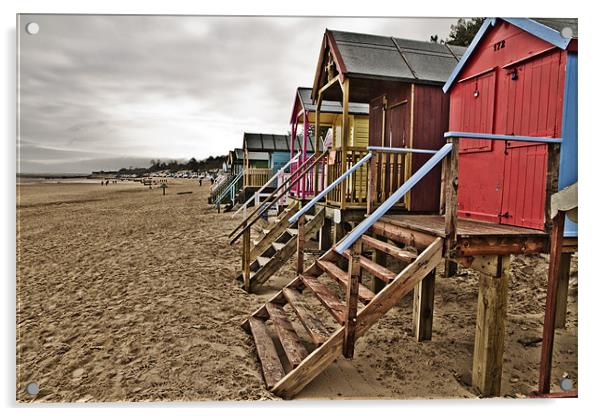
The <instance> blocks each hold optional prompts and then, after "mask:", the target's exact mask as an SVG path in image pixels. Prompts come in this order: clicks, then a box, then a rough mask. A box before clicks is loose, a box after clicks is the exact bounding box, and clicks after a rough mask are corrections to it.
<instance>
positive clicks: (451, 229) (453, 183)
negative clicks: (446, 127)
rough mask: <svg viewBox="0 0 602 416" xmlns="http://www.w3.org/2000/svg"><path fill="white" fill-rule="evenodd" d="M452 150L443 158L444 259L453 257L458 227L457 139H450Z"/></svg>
mask: <svg viewBox="0 0 602 416" xmlns="http://www.w3.org/2000/svg"><path fill="white" fill-rule="evenodd" d="M451 142H452V144H453V148H452V151H451V153H450V154H449V155H448V156H447V157H446V158H445V171H446V181H447V183H446V186H445V235H446V238H445V257H446V258H447V259H449V258H450V257H453V256H454V255H455V250H456V228H457V225H458V158H459V147H460V146H459V142H458V139H451Z"/></svg>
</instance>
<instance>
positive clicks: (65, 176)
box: [17, 173, 92, 179]
mask: <svg viewBox="0 0 602 416" xmlns="http://www.w3.org/2000/svg"><path fill="white" fill-rule="evenodd" d="M91 176H92V175H91V174H90V173H17V178H41V179H82V178H89V177H91Z"/></svg>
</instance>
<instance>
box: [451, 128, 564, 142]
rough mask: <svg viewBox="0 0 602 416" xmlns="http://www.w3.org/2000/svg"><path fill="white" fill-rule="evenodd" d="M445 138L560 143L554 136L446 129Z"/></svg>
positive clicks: (560, 140)
mask: <svg viewBox="0 0 602 416" xmlns="http://www.w3.org/2000/svg"><path fill="white" fill-rule="evenodd" d="M443 137H445V138H462V139H487V140H505V141H515V142H537V143H550V144H553V143H562V139H558V138H554V137H531V136H512V135H509V134H489V133H468V132H464V131H448V132H447V133H445V134H444V135H443Z"/></svg>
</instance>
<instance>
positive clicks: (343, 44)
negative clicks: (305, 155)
mask: <svg viewBox="0 0 602 416" xmlns="http://www.w3.org/2000/svg"><path fill="white" fill-rule="evenodd" d="M464 51H465V48H463V47H458V46H451V45H445V44H438V43H433V42H422V41H417V40H409V39H400V38H396V37H390V36H377V35H370V34H363V33H351V32H341V31H334V30H326V32H325V33H324V36H323V40H322V46H321V49H320V55H319V59H318V65H317V69H316V72H315V76H314V85H313V89H312V98H313V100H314V102H315V112H316V122H315V127H314V130H315V131H318V130H320V131H321V130H322V127H321V126H322V120H323V117H322V109H323V106H324V105H325V103H327V102H329V101H335V102H340V103H342V107H343V113H342V115H341V119H342V124H343V125H344V126H345V128H343V129H342V130H341V134H340V136H341V137H342V140H341V145H340V146H339V147H336V146H333V152H332V153H333V154H332V155H331V156H330V157H329V158H328V171H329V174H328V178H327V183H326V184H330V183H333V182H334V181H335V180H337V178H339V177H340V176H341V175H342V174H344V173H345V172H346V171H347V170H349V169H350V168H351V167H352V166H353V165H354V164H355V163H357V162H358V161H359V160H361V159H362V158H363V157H364V156H366V154H367V153H368V149H367V146H366V144H368V145H369V146H371V147H374V148H375V149H373V150H372V154H373V157H372V159H371V160H370V165H374V166H375V169H374V170H373V174H374V175H373V176H374V177H373V178H372V179H371V180H370V182H371V183H373V186H375V189H374V192H372V198H373V200H372V201H370V209H373V208H375V207H376V206H378V205H379V204H381V203H382V202H383V201H384V200H386V199H387V198H388V197H389V196H390V195H391V194H392V193H393V192H394V191H395V190H396V189H398V188H399V187H400V186H401V185H402V184H403V183H404V182H405V181H406V180H407V179H408V178H409V177H410V176H411V175H412V174H413V173H415V172H416V170H417V169H419V168H420V167H421V166H422V165H423V164H424V162H425V161H426V160H427V159H428V154H422V153H400V152H395V151H391V148H397V149H399V148H405V149H420V150H425V151H427V152H428V151H435V150H437V149H439V148H440V147H441V146H442V145H443V143H444V139H443V133H444V132H445V131H447V128H448V117H449V97H448V96H446V95H445V94H444V93H443V91H442V90H441V87H442V86H443V84H444V83H445V81H446V80H447V78H448V77H449V75H450V74H451V72H452V70H453V69H454V67H455V66H456V64H457V63H458V62H459V60H460V58H461V57H462V54H463V53H464ZM350 103H364V104H368V105H369V123H368V124H369V133H368V138H367V139H368V140H367V142H368V143H366V141H365V138H364V141H360V142H358V143H357V146H355V144H356V143H353V142H352V141H350V140H349V137H350V127H351V125H352V122H351V120H350V118H349V114H350V113H351V108H352V105H351V104H350ZM316 140H317V138H314V141H316ZM376 148H381V149H376ZM368 176H369V175H368V164H366V165H365V166H362V167H361V168H359V169H357V170H356V171H355V172H353V173H352V174H351V175H350V176H349V177H348V178H347V179H346V180H345V181H343V182H342V183H341V184H340V185H338V186H337V187H335V188H334V189H333V190H332V191H331V192H329V194H328V195H327V197H326V204H327V206H329V207H332V208H334V209H335V210H336V211H332V212H335V216H336V218H337V220H338V219H339V218H340V219H341V220H340V221H338V224H340V225H339V226H338V227H335V232H334V240H335V241H336V240H338V239H340V237H342V233H343V232H344V230H343V228H342V226H341V225H342V224H344V223H345V222H347V221H350V222H353V221H357V220H360V219H361V218H363V216H364V215H365V213H366V208H367V205H369V204H368V202H369V201H368V200H367V189H368V185H369V178H368ZM317 181H318V179H315V182H317ZM440 182H441V170H440V168H435V169H434V170H433V171H432V172H430V173H429V175H428V176H427V177H426V178H424V179H423V180H422V181H421V183H420V184H419V185H417V186H416V187H415V188H413V189H412V190H411V191H410V192H408V193H407V194H406V196H405V197H404V199H403V200H401V201H399V203H398V204H397V205H396V207H395V208H396V209H398V210H402V211H407V212H416V213H420V212H422V213H425V212H437V211H438V210H439V208H440ZM350 184H351V185H350ZM327 212H331V211H330V210H329V211H327ZM328 243H330V241H328ZM324 247H325V246H324Z"/></svg>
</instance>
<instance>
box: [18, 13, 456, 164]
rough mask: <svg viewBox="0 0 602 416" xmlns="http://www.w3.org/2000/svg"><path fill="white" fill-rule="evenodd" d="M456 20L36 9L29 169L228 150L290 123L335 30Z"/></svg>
mask: <svg viewBox="0 0 602 416" xmlns="http://www.w3.org/2000/svg"><path fill="white" fill-rule="evenodd" d="M456 20H457V19H416V18H411V19H401V18H399V19H376V18H269V17H256V18H252V17H244V18H243V17H175V16H173V17H171V16H143V17H139V16H59V15H54V16H53V15H44V16H34V15H24V16H22V17H21V21H20V27H19V28H18V30H19V32H20V33H19V36H20V71H19V72H20V86H19V91H20V94H19V100H20V121H21V124H20V126H21V129H20V141H19V143H18V151H19V157H20V162H21V164H20V172H24V173H27V172H38V173H39V172H47V173H51V172H78V173H79V172H90V171H91V170H98V169H116V168H120V167H127V166H130V165H132V166H148V165H149V163H148V162H149V160H150V159H152V158H161V159H165V160H167V159H189V158H190V157H193V156H194V157H196V158H197V159H202V158H205V157H207V156H210V155H213V156H215V155H222V154H226V153H227V152H228V150H230V149H233V148H234V147H241V145H242V134H243V132H244V131H249V132H262V133H286V132H287V131H288V130H289V126H288V121H289V117H290V112H291V111H292V105H293V98H294V92H295V88H296V87H297V86H311V85H312V82H313V75H314V71H315V68H316V63H317V58H318V52H319V48H320V44H321V41H322V35H323V33H324V30H325V28H329V29H337V30H347V31H355V32H364V33H374V34H381V35H387V36H397V37H402V38H411V39H418V40H428V39H429V36H430V35H431V34H435V33H436V34H439V36H440V37H441V36H443V37H446V36H447V34H448V33H449V29H450V25H451V24H453V23H455V22H456ZM32 21H33V22H36V23H38V24H39V27H40V30H39V33H38V34H36V35H30V34H27V32H26V31H25V26H26V25H27V23H29V22H32Z"/></svg>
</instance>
